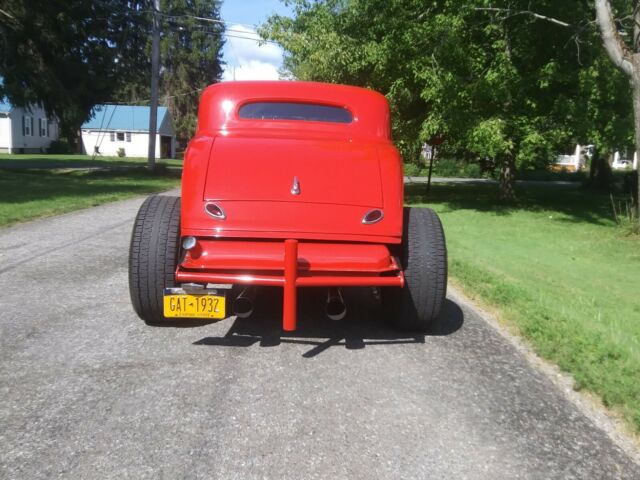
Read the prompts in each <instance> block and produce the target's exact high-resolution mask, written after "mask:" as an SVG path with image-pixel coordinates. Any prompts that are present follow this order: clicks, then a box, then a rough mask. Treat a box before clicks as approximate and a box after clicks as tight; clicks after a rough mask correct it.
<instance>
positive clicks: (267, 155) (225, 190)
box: [204, 136, 383, 208]
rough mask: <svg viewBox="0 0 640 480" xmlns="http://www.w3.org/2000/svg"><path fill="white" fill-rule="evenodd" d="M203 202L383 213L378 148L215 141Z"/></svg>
mask: <svg viewBox="0 0 640 480" xmlns="http://www.w3.org/2000/svg"><path fill="white" fill-rule="evenodd" d="M294 184H297V185H298V188H299V194H297V195H296V194H294V193H292V190H294V191H295V189H294ZM204 200H220V201H234V200H235V201H243V202H247V201H248V202H252V201H256V202H298V203H303V204H304V203H312V204H333V205H353V206H355V205H357V206H363V207H377V208H382V206H383V199H382V183H381V177H380V167H379V164H378V158H377V154H376V148H375V146H374V145H372V144H366V143H363V142H357V143H354V142H351V141H349V140H313V139H297V138H256V137H251V138H247V137H223V136H219V137H217V138H216V140H215V142H214V146H213V149H212V152H211V158H210V161H209V166H208V170H207V179H206V185H205V191H204ZM258 205H259V204H257V208H259V207H258Z"/></svg>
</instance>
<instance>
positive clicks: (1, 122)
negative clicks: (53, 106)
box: [0, 100, 59, 153]
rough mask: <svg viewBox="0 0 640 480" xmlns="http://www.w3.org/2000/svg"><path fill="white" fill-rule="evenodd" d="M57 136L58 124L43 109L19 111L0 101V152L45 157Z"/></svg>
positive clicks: (31, 108) (35, 106)
mask: <svg viewBox="0 0 640 480" xmlns="http://www.w3.org/2000/svg"><path fill="white" fill-rule="evenodd" d="M58 135H59V132H58V121H57V120H56V119H55V118H54V117H51V116H49V115H47V112H45V110H44V109H43V108H42V107H40V106H37V105H30V106H28V107H25V108H20V107H14V106H13V105H11V104H10V103H9V102H7V101H2V100H0V152H2V153H44V152H46V151H47V149H48V148H49V145H50V144H51V142H53V141H54V140H57V139H58Z"/></svg>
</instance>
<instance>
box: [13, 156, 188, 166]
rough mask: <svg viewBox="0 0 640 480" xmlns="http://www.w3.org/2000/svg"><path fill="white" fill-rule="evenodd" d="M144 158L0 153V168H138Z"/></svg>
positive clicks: (178, 163) (170, 161) (164, 162)
mask: <svg viewBox="0 0 640 480" xmlns="http://www.w3.org/2000/svg"><path fill="white" fill-rule="evenodd" d="M146 163H147V159H146V158H137V157H133V158H130V157H102V156H96V157H95V158H93V157H92V156H91V155H70V154H65V155H62V154H61V155H55V154H9V153H0V168H11V169H14V168H21V167H25V168H49V167H50V165H53V166H54V167H55V168H94V167H100V168H102V167H104V168H109V167H118V168H119V167H140V166H143V165H146ZM157 163H158V164H159V165H166V166H169V167H181V166H182V161H181V160H176V159H161V160H157Z"/></svg>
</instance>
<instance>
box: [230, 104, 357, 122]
mask: <svg viewBox="0 0 640 480" xmlns="http://www.w3.org/2000/svg"><path fill="white" fill-rule="evenodd" d="M239 115H240V118H245V119H253V120H302V121H307V122H331V123H351V122H352V120H353V115H351V112H350V111H349V110H347V109H346V108H343V107H333V106H330V105H318V104H314V103H294V102H255V103H247V104H245V105H243V106H242V107H240V112H239Z"/></svg>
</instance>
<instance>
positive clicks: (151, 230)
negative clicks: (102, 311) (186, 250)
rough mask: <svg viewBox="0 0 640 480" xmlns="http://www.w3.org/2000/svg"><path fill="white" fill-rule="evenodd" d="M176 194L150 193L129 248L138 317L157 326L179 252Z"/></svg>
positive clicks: (130, 281) (173, 278) (161, 316)
mask: <svg viewBox="0 0 640 480" xmlns="http://www.w3.org/2000/svg"><path fill="white" fill-rule="evenodd" d="M179 242H180V197H168V196H160V195H153V196H151V197H149V198H147V199H146V200H145V201H144V203H143V204H142V206H141V207H140V210H139V211H138V215H137V216H136V220H135V223H134V225H133V233H132V234H131V246H130V248H129V293H130V294H131V303H132V304H133V309H134V310H135V311H136V313H137V314H138V316H139V317H140V318H141V319H143V320H144V321H145V322H146V323H147V324H149V325H161V324H163V323H164V322H165V321H166V319H165V317H164V314H163V310H164V306H163V295H164V289H165V288H170V287H175V286H176V283H175V271H176V266H177V265H178V256H179V254H180V243H179Z"/></svg>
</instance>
